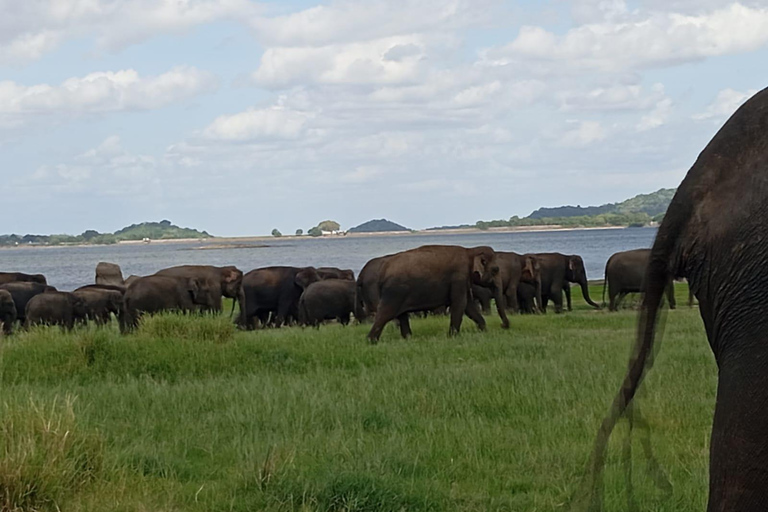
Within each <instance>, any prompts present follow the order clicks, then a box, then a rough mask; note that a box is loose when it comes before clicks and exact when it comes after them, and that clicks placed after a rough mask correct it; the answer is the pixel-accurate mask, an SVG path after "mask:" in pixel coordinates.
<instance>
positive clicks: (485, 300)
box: [472, 284, 493, 315]
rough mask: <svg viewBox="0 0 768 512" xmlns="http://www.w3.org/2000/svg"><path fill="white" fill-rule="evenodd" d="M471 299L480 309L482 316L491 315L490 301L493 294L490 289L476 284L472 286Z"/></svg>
mask: <svg viewBox="0 0 768 512" xmlns="http://www.w3.org/2000/svg"><path fill="white" fill-rule="evenodd" d="M472 298H473V299H474V301H475V302H476V303H477V305H478V306H479V307H480V310H481V311H482V312H483V314H484V315H489V314H490V313H491V300H492V299H493V292H492V291H491V290H490V288H486V287H485V286H480V285H478V284H473V285H472Z"/></svg>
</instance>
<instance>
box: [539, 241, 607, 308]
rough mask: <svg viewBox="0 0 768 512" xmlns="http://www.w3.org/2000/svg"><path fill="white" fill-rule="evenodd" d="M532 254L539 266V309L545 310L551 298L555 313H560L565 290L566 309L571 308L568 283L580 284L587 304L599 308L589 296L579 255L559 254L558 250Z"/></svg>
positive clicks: (585, 275)
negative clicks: (540, 302)
mask: <svg viewBox="0 0 768 512" xmlns="http://www.w3.org/2000/svg"><path fill="white" fill-rule="evenodd" d="M534 256H536V258H537V259H538V261H539V265H540V266H541V300H542V304H541V309H542V310H543V311H544V312H546V311H547V304H548V303H549V301H550V300H551V301H552V302H554V304H555V313H562V311H563V292H565V298H566V301H567V305H568V311H571V310H572V305H571V285H570V283H576V284H578V285H579V286H581V293H582V295H583V296H584V300H585V301H587V304H589V305H590V306H592V307H593V308H597V309H600V306H599V305H598V304H596V303H595V302H594V301H593V300H592V299H591V298H590V296H589V285H588V283H587V271H586V269H585V268H584V260H582V259H581V256H578V255H575V254H574V255H566V254H560V253H559V252H551V253H540V254H535V255H534Z"/></svg>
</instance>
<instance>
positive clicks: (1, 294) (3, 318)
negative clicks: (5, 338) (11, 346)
mask: <svg viewBox="0 0 768 512" xmlns="http://www.w3.org/2000/svg"><path fill="white" fill-rule="evenodd" d="M15 322H16V304H14V302H13V297H12V296H11V292H9V291H8V290H0V324H3V333H4V334H11V333H12V332H13V324H14V323H15Z"/></svg>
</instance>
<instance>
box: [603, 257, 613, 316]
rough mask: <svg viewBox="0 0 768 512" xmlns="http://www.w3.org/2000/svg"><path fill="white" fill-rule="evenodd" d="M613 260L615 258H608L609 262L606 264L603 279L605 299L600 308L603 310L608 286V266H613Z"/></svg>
mask: <svg viewBox="0 0 768 512" xmlns="http://www.w3.org/2000/svg"><path fill="white" fill-rule="evenodd" d="M611 258H613V256H611V257H610V258H608V261H607V262H605V274H604V277H603V298H602V300H601V301H600V306H601V307H603V308H604V307H605V289H606V287H607V286H608V266H609V265H610V264H611Z"/></svg>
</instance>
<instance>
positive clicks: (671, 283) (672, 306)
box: [667, 279, 677, 309]
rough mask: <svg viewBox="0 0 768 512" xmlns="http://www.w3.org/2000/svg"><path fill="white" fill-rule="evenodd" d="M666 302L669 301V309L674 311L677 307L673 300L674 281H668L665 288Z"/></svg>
mask: <svg viewBox="0 0 768 512" xmlns="http://www.w3.org/2000/svg"><path fill="white" fill-rule="evenodd" d="M667 301H669V309H675V308H676V307H677V300H676V299H675V281H674V280H673V279H670V280H669V285H668V286H667Z"/></svg>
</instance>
